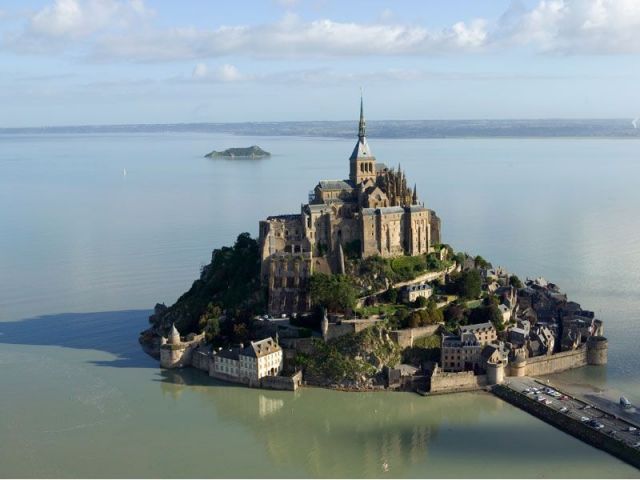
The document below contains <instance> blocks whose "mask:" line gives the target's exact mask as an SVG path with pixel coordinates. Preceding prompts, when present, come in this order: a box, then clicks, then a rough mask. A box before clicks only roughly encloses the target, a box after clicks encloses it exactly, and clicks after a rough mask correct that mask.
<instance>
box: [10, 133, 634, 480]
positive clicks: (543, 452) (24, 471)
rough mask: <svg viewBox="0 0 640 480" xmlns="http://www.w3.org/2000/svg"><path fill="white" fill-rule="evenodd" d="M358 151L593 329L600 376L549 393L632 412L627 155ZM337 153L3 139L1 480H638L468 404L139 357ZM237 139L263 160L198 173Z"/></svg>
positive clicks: (532, 143) (425, 148)
mask: <svg viewBox="0 0 640 480" xmlns="http://www.w3.org/2000/svg"><path fill="white" fill-rule="evenodd" d="M369 141H370V145H371V148H372V149H373V152H374V154H375V155H376V156H377V158H378V161H380V162H385V163H386V164H387V165H389V166H397V165H398V164H401V166H402V169H403V170H405V171H406V173H407V177H408V178H409V180H410V181H411V182H412V183H413V182H415V183H416V184H417V188H418V196H419V198H420V200H421V201H424V202H425V204H426V206H427V207H429V208H432V209H434V210H436V212H437V213H438V215H439V216H440V217H441V219H442V237H443V241H445V242H447V243H450V244H451V245H453V246H454V247H455V248H456V249H457V250H464V251H468V252H469V253H472V254H480V255H482V256H483V257H485V258H486V259H488V260H490V261H492V262H493V264H494V265H502V266H504V267H505V268H507V269H509V270H510V271H512V272H514V273H516V274H518V275H519V276H520V277H521V278H523V279H524V278H525V277H527V276H529V277H536V276H540V275H543V276H545V277H546V278H547V279H548V280H551V281H553V282H555V283H557V284H559V285H560V287H561V288H562V290H563V291H565V292H566V293H567V294H568V295H569V297H570V298H571V299H572V300H575V301H577V302H579V303H581V304H582V305H583V307H584V308H586V309H591V310H594V311H595V312H596V315H597V316H598V318H601V319H602V320H604V322H605V333H606V335H607V337H608V338H609V364H608V365H607V366H606V367H585V368H582V369H579V370H576V371H572V372H568V373H566V374H562V375H560V378H561V379H567V380H571V381H576V380H577V381H580V382H584V383H590V384H593V385H595V386H600V387H605V386H609V387H614V388H616V389H619V390H621V391H623V392H625V394H626V395H627V396H628V397H629V398H630V400H631V401H632V402H634V401H635V402H636V403H638V402H640V374H639V373H638V372H639V369H640V356H639V355H638V354H637V345H638V343H639V342H640V330H639V328H638V322H639V321H640V221H639V220H640V214H639V213H638V211H639V209H640V189H638V180H639V179H640V161H639V160H640V155H639V151H640V141H638V140H616V139H535V140H532V139H455V140H451V139H429V140H415V139H412V140H383V139H375V138H371V139H369ZM354 142H355V140H344V139H319V138H296V137H255V138H253V137H239V136H230V135H223V134H215V135H204V134H190V133H180V134H175V133H174V134H169V133H167V134H161V133H157V134H117V135H115V134H114V135H109V134H96V135H88V134H85V135H72V134H69V135H2V136H0V386H1V388H0V392H1V394H0V446H1V448H0V476H2V477H25V476H26V477H42V476H46V477H96V476H100V477H105V476H106V477H131V476H133V477H148V476H155V477H184V476H187V477H211V476H221V477H274V476H279V477H316V476H323V477H345V476H346V477H361V476H370V477H447V476H475V477H514V476H515V477H549V476H553V477H637V476H640V475H639V474H640V472H638V470H635V469H633V468H632V467H630V466H628V465H626V464H624V463H622V462H620V461H619V460H617V459H615V458H613V457H611V456H609V455H607V454H605V453H603V452H601V451H599V450H596V449H594V448H592V447H589V446H587V445H586V444H584V443H582V442H580V441H578V440H576V439H574V438H573V437H570V436H568V435H566V434H564V433H562V432H560V431H558V430H556V429H554V428H552V427H550V426H548V425H546V424H544V423H542V422H540V421H539V420H537V419H535V418H533V417H531V416H529V415H528V414H526V413H524V412H521V411H519V410H517V409H515V408H513V407H511V406H510V405H508V404H505V403H504V402H502V401H500V400H498V399H497V398H494V397H492V396H490V395H488V394H484V393H469V394H456V395H448V396H440V397H433V398H423V397H419V396H417V395H415V394H411V393H392V392H388V393H375V394H373V393H372V394H369V393H355V394H353V393H340V392H332V391H326V390H321V389H302V390H301V391H299V392H296V393H289V392H270V391H260V390H253V389H246V388H241V387H237V386H231V385H226V384H223V383H219V382H215V381H213V380H211V379H209V378H208V377H207V376H206V375H204V374H201V373H200V372H196V371H190V370H186V371H161V370H160V369H159V368H158V365H157V363H156V362H155V361H154V360H153V359H151V358H149V357H147V356H146V355H145V354H144V353H142V352H141V350H140V348H139V346H138V344H137V336H138V333H139V332H140V331H142V330H143V329H145V328H146V327H147V317H148V315H149V313H150V312H149V310H150V309H151V308H152V307H153V305H154V304H155V303H156V302H158V301H160V302H166V303H167V304H170V303H172V302H174V301H175V300H176V298H177V297H178V296H179V295H180V294H181V293H182V292H184V291H185V290H186V289H188V288H189V286H190V285H191V283H192V281H193V280H194V279H195V278H196V277H197V276H198V274H199V269H200V267H201V266H202V265H203V264H206V263H208V262H209V260H210V255H211V250H212V249H213V248H216V247H220V246H223V245H228V244H231V243H232V242H233V241H234V239H235V237H236V236H237V234H238V233H240V232H243V231H247V232H250V233H252V234H253V235H256V234H257V227H258V221H259V220H260V219H262V218H264V217H266V216H267V215H273V214H282V213H296V212H299V209H300V204H301V203H306V200H307V197H308V193H309V191H310V190H312V189H313V187H314V186H315V184H316V183H317V181H318V180H320V179H341V178H344V177H346V176H347V175H348V160H347V159H348V156H349V154H350V153H351V150H352V148H353V144H354ZM252 144H257V145H259V146H260V147H262V148H264V149H265V150H268V151H270V152H272V153H273V155H272V156H271V157H270V158H265V159H260V160H245V159H235V160H225V159H206V158H203V155H204V154H205V153H206V152H208V151H210V150H212V149H216V150H222V149H225V148H228V147H234V146H248V145H252ZM125 169H126V175H125V174H124V171H125Z"/></svg>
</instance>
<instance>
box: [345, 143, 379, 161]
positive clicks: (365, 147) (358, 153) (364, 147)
mask: <svg viewBox="0 0 640 480" xmlns="http://www.w3.org/2000/svg"><path fill="white" fill-rule="evenodd" d="M356 158H372V159H375V158H376V157H375V156H374V155H373V152H372V151H371V149H370V148H369V143H368V142H367V139H366V137H363V138H362V140H360V139H358V141H357V142H356V146H355V148H354V149H353V153H352V154H351V156H350V157H349V160H354V159H356Z"/></svg>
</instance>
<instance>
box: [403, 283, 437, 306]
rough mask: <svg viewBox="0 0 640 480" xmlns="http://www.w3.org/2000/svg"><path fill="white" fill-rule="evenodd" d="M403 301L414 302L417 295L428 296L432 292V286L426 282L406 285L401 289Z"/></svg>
mask: <svg viewBox="0 0 640 480" xmlns="http://www.w3.org/2000/svg"><path fill="white" fill-rule="evenodd" d="M402 294H403V296H404V299H405V301H407V302H415V301H416V300H417V299H418V297H424V298H429V297H430V296H431V295H432V294H433V288H431V285H429V284H428V283H420V284H417V285H408V286H406V287H404V288H403V289H402Z"/></svg>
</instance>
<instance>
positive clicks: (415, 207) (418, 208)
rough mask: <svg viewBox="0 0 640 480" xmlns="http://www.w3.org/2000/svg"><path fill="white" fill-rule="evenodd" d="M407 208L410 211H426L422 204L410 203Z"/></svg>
mask: <svg viewBox="0 0 640 480" xmlns="http://www.w3.org/2000/svg"><path fill="white" fill-rule="evenodd" d="M409 210H410V211H411V212H426V211H427V208H425V207H424V206H422V205H411V206H410V207H409Z"/></svg>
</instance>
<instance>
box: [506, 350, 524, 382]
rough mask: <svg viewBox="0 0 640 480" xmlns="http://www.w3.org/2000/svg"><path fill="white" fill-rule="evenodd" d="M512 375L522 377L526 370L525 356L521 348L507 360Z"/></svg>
mask: <svg viewBox="0 0 640 480" xmlns="http://www.w3.org/2000/svg"><path fill="white" fill-rule="evenodd" d="M509 370H510V372H511V376H512V377H524V376H525V375H526V372H527V356H526V355H525V354H524V352H523V351H522V350H520V351H518V352H517V353H516V354H515V355H514V356H513V359H512V360H511V361H510V362H509Z"/></svg>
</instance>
